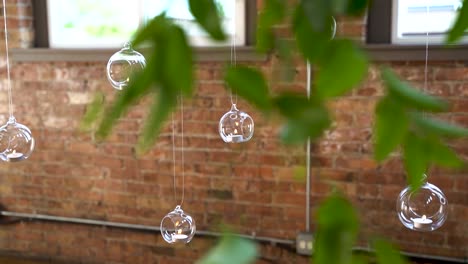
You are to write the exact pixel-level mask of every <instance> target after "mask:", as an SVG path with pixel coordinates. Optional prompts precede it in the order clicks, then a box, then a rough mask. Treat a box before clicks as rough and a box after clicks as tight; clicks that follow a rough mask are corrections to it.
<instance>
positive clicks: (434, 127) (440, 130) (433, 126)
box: [411, 113, 468, 138]
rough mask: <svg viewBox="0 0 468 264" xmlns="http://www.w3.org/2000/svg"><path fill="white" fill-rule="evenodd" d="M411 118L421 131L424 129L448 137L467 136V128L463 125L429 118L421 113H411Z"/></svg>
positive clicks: (426, 131) (429, 132)
mask: <svg viewBox="0 0 468 264" xmlns="http://www.w3.org/2000/svg"><path fill="white" fill-rule="evenodd" d="M411 118H412V121H413V122H414V123H415V124H416V125H417V126H418V127H419V128H420V129H421V131H424V132H425V133H428V134H435V135H437V136H441V137H449V138H457V137H468V129H466V128H464V127H460V126H456V125H453V124H450V123H447V122H444V121H442V120H437V119H434V118H430V117H427V116H424V115H423V114H417V113H413V114H412V115H411Z"/></svg>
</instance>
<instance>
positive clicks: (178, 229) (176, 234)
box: [161, 205, 196, 244]
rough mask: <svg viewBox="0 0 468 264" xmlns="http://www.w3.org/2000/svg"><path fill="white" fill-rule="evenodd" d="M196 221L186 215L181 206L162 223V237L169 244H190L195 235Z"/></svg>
mask: <svg viewBox="0 0 468 264" xmlns="http://www.w3.org/2000/svg"><path fill="white" fill-rule="evenodd" d="M195 231H196V225H195V220H194V219H193V218H192V217H191V216H190V215H188V214H186V213H185V212H184V211H183V210H182V208H181V207H180V205H178V206H177V207H176V208H175V209H174V211H172V212H170V213H168V214H167V215H166V216H165V217H164V218H163V219H162V221H161V235H162V237H163V238H164V240H165V241H166V242H167V243H169V244H173V243H183V244H186V243H189V242H190V241H191V240H192V238H193V236H194V235H195Z"/></svg>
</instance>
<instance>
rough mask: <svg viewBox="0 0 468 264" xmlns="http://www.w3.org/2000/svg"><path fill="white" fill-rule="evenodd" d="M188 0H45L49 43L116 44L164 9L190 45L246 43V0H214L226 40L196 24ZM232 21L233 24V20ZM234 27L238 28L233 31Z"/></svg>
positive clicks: (55, 45)
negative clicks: (233, 40) (233, 39)
mask: <svg viewBox="0 0 468 264" xmlns="http://www.w3.org/2000/svg"><path fill="white" fill-rule="evenodd" d="M187 2H188V1H187V0H166V1H160V0H158V1H154V0H132V1H128V0H99V1H95V0H67V1H63V0H48V2H47V9H48V10H47V11H48V12H47V13H48V21H49V23H48V24H49V45H50V47H52V48H117V47H121V46H122V44H123V43H124V42H126V41H128V40H129V39H131V36H132V34H134V33H135V31H136V30H137V29H138V27H139V25H141V24H143V23H144V22H145V21H148V20H149V19H151V18H152V17H154V16H157V15H159V14H161V13H162V12H164V11H166V13H167V15H168V17H170V18H173V19H174V21H175V22H176V23H177V24H179V25H181V26H182V27H184V29H185V30H186V32H187V34H188V35H189V39H190V42H191V44H192V45H195V46H216V45H230V43H231V37H233V36H235V37H236V44H238V45H244V44H245V0H217V1H216V3H217V6H218V8H219V10H220V13H221V14H222V15H223V26H224V29H225V31H226V32H227V33H228V35H229V39H228V41H226V42H224V43H216V42H213V41H211V40H210V39H209V36H208V35H207V34H206V33H205V32H204V31H203V30H202V29H201V28H199V27H198V26H197V25H196V23H195V22H194V18H193V17H192V15H191V14H190V11H189V8H188V3H187ZM234 23H235V24H234ZM234 29H235V31H237V33H236V34H234Z"/></svg>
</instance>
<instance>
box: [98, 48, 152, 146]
mask: <svg viewBox="0 0 468 264" xmlns="http://www.w3.org/2000/svg"><path fill="white" fill-rule="evenodd" d="M157 54H158V53H154V54H153V57H152V58H150V60H148V63H147V65H146V68H145V70H143V71H141V72H138V73H136V75H135V76H134V77H132V79H131V82H130V83H129V85H128V86H127V87H126V88H125V89H123V91H121V92H119V93H118V95H117V98H116V99H115V101H114V102H113V103H112V105H111V106H110V107H109V109H107V111H105V113H104V115H103V119H102V121H101V123H100V124H99V127H98V130H97V132H96V136H97V137H98V138H100V139H103V138H106V137H107V136H108V135H109V134H110V132H111V130H112V127H113V126H114V125H115V123H116V122H117V120H118V119H119V118H120V117H121V116H122V115H123V114H124V113H125V112H126V110H127V109H128V108H129V107H130V106H131V105H132V104H134V103H136V101H137V100H138V99H140V98H141V97H142V96H144V95H145V94H147V93H148V92H149V91H150V90H151V85H152V83H153V81H154V76H153V75H154V70H155V69H154V65H155V63H157V62H158V56H157Z"/></svg>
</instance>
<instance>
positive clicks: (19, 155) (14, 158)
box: [6, 150, 23, 161]
mask: <svg viewBox="0 0 468 264" xmlns="http://www.w3.org/2000/svg"><path fill="white" fill-rule="evenodd" d="M6 156H7V158H8V160H10V161H17V160H21V159H22V158H23V153H20V152H16V151H15V150H13V152H12V153H9V154H7V155H6Z"/></svg>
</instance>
